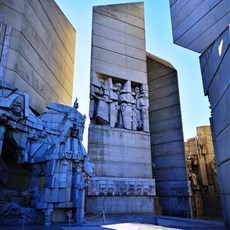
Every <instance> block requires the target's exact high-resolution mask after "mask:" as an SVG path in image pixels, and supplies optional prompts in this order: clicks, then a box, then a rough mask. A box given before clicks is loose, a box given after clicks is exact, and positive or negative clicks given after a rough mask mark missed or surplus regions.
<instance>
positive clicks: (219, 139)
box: [200, 27, 230, 224]
mask: <svg viewBox="0 0 230 230" xmlns="http://www.w3.org/2000/svg"><path fill="white" fill-rule="evenodd" d="M229 32H230V30H229V27H227V28H226V30H225V31H224V32H223V33H222V34H221V35H220V36H219V37H218V38H217V40H216V41H215V42H214V43H213V44H212V45H211V46H210V47H209V48H208V49H207V50H206V51H205V52H204V53H203V54H202V55H201V57H200V63H201V71H202V77H203V85H204V92H205V94H206V95H208V97H209V101H210V107H211V110H212V117H211V126H212V133H213V139H214V147H215V153H216V162H217V167H218V175H219V176H218V178H219V185H220V193H221V199H222V208H223V215H224V219H225V222H226V223H227V224H230V202H229V199H230V186H229V182H228V181H229V178H228V175H229V172H230V116H229V111H230V76H229V62H230V51H229V43H230V42H229V40H230V36H229ZM221 44H222V45H221Z"/></svg>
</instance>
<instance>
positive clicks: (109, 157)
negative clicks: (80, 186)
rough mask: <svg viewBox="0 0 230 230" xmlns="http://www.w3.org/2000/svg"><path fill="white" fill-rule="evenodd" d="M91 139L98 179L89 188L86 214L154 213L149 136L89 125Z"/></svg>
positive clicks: (90, 149)
mask: <svg viewBox="0 0 230 230" xmlns="http://www.w3.org/2000/svg"><path fill="white" fill-rule="evenodd" d="M89 140H90V143H89V152H90V157H91V158H92V161H93V162H94V164H95V174H96V178H95V179H94V180H93V183H92V184H91V185H90V186H89V189H88V197H87V203H86V211H87V213H92V214H99V213H101V212H103V211H104V212H106V213H144V212H153V211H154V195H155V180H154V179H152V165H151V151H150V135H149V133H145V132H142V131H131V130H125V129H120V128H109V127H106V126H99V125H90V127H89Z"/></svg>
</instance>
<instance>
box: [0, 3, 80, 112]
mask: <svg viewBox="0 0 230 230" xmlns="http://www.w3.org/2000/svg"><path fill="white" fill-rule="evenodd" d="M0 14H1V15H2V16H3V20H2V30H1V33H0V50H2V47H3V46H4V40H5V37H6V36H5V35H6V28H7V26H8V27H9V26H10V27H12V31H11V36H10V43H9V50H8V55H7V56H8V59H7V62H6V63H5V64H4V63H1V66H2V67H3V68H4V69H5V74H4V80H5V81H8V82H10V83H12V84H14V85H15V86H16V87H18V88H20V89H21V90H23V91H25V92H26V93H28V94H29V95H30V98H31V101H30V105H31V107H32V108H33V109H34V110H36V111H37V112H39V113H40V112H42V111H43V109H44V108H45V106H46V104H47V102H50V101H53V102H58V103H62V104H67V105H70V104H71V102H72V86H73V71H74V51H75V37H76V32H75V29H74V28H73V27H72V25H71V24H70V22H69V21H68V20H67V18H66V17H65V16H64V14H63V13H62V11H61V10H60V9H59V7H58V6H57V4H56V3H55V2H54V1H53V0H41V1H24V0H23V1H18V0H1V1H0ZM0 55H1V56H2V55H3V53H0Z"/></svg>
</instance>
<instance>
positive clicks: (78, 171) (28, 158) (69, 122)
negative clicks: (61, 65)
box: [0, 80, 93, 225]
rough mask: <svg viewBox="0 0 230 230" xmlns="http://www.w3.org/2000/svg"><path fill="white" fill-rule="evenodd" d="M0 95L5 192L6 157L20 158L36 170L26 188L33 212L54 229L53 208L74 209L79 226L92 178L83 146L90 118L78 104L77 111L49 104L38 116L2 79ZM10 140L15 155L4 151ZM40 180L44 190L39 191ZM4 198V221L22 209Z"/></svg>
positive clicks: (0, 180) (1, 179) (23, 96)
mask: <svg viewBox="0 0 230 230" xmlns="http://www.w3.org/2000/svg"><path fill="white" fill-rule="evenodd" d="M0 96H1V98H0V160H1V161H0V169H2V170H3V172H0V174H1V177H0V187H1V192H2V191H3V190H4V184H7V173H6V172H5V171H6V168H7V167H2V166H4V162H3V161H4V159H3V158H1V155H2V152H3V153H4V154H14V155H17V159H18V163H19V164H24V165H25V167H30V168H32V177H31V183H30V187H29V188H28V191H29V192H30V193H31V194H32V197H33V200H32V202H31V206H30V207H33V208H34V210H35V211H36V210H41V211H43V212H44V217H45V225H50V224H51V217H52V213H53V211H54V210H55V209H62V210H66V209H67V210H73V212H74V213H75V219H76V222H78V223H81V222H82V221H83V215H84V189H85V186H86V183H87V181H86V180H85V178H86V177H87V176H88V177H92V176H93V164H92V163H91V162H90V160H89V157H88V155H87V153H86V150H85V148H84V147H83V145H82V137H83V131H84V123H85V119H86V117H85V116H83V115H82V114H81V113H79V112H78V110H77V108H78V103H77V100H76V102H75V104H74V107H69V106H64V105H61V104H56V103H49V104H48V106H47V109H46V111H45V112H44V113H42V114H41V115H40V116H36V115H35V114H34V113H33V112H32V111H31V110H30V108H29V103H28V99H29V98H28V96H27V95H26V94H24V93H22V92H21V91H19V90H18V89H16V88H15V87H13V86H12V85H11V84H9V83H7V82H5V81H3V80H0ZM6 139H7V140H8V145H9V144H10V145H12V146H11V147H12V149H14V151H13V152H11V153H9V147H5V149H4V141H5V140H6ZM12 158H13V156H12ZM41 177H43V178H44V185H43V187H42V188H41V189H40V190H39V181H40V178H41ZM2 197H3V196H0V207H1V212H0V215H1V214H2V215H4V216H3V217H4V218H5V215H6V213H8V214H9V215H11V214H12V215H13V214H15V212H13V210H15V208H17V207H19V206H18V204H15V203H12V202H11V203H9V202H7V201H5V200H4V199H2ZM3 210H5V211H3ZM22 210H23V209H21V208H20V212H21V211H22ZM16 213H17V212H16ZM22 214H23V213H22ZM24 214H25V213H24ZM1 220H2V216H0V222H1Z"/></svg>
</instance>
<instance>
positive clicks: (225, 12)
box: [170, 0, 230, 53]
mask: <svg viewBox="0 0 230 230" xmlns="http://www.w3.org/2000/svg"><path fill="white" fill-rule="evenodd" d="M170 8H171V19H172V30H173V41H174V43H176V44H178V45H180V46H182V47H185V48H188V49H191V50H194V51H196V52H199V53H201V52H202V51H204V50H205V49H206V48H207V47H208V46H209V44H211V43H212V42H214V41H215V39H216V38H217V37H218V36H219V34H220V33H222V31H223V30H224V29H225V27H226V25H227V24H228V23H229V20H230V13H229V10H230V6H229V1H228V0H195V1H194V0H170Z"/></svg>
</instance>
